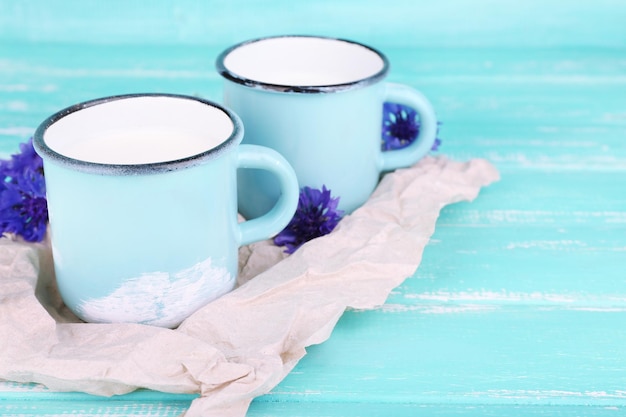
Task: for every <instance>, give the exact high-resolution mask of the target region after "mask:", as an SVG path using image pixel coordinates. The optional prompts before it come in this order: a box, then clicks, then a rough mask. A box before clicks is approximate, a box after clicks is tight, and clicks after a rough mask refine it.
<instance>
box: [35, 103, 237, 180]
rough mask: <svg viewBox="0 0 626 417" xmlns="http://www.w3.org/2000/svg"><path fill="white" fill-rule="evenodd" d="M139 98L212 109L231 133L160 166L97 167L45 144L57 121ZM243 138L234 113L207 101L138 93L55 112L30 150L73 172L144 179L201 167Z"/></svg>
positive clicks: (106, 165)
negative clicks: (226, 120)
mask: <svg viewBox="0 0 626 417" xmlns="http://www.w3.org/2000/svg"><path fill="white" fill-rule="evenodd" d="M141 97H165V98H176V99H184V100H193V101H196V102H199V103H202V104H205V105H207V106H210V107H213V108H216V109H218V110H220V111H222V112H224V113H225V114H226V115H227V116H228V117H229V118H230V120H231V121H232V123H233V131H232V133H231V134H230V136H229V137H228V138H227V139H226V140H225V141H223V142H222V143H220V144H219V145H217V146H215V147H213V148H211V149H208V150H206V151H204V152H201V153H198V154H195V155H191V156H188V157H185V158H182V159H176V160H171V161H162V162H151V163H143V164H119V165H118V164H106V163H98V162H88V161H82V160H80V159H75V158H71V157H68V156H65V155H63V154H60V153H58V152H56V151H54V150H53V149H51V148H50V147H49V146H48V145H47V144H46V142H45V140H44V136H45V133H46V131H47V130H48V128H49V127H50V126H52V125H53V124H54V123H56V122H57V121H59V120H61V119H63V118H64V117H66V116H68V115H70V114H72V113H74V112H77V111H79V110H82V109H86V108H88V107H92V106H98V105H101V104H106V103H110V102H112V101H115V100H125V99H132V98H141ZM242 138H243V124H242V122H241V119H240V118H239V116H237V115H236V114H235V113H234V112H232V111H231V110H229V109H228V108H226V107H224V106H222V105H220V104H217V103H214V102H212V101H209V100H204V99H202V98H198V97H192V96H186V95H180V94H160V93H141V94H125V95H117V96H110V97H103V98H98V99H95V100H90V101H85V102H82V103H79V104H75V105H73V106H70V107H67V108H65V109H63V110H60V111H58V112H57V113H55V114H53V115H52V116H50V117H48V118H47V119H45V120H44V121H43V122H42V123H41V124H40V125H39V127H38V128H37V130H36V131H35V134H34V137H33V146H34V148H35V151H37V153H38V154H39V156H41V157H42V158H43V160H44V163H45V161H46V159H49V160H50V161H53V162H55V163H57V164H59V165H63V166H65V167H67V168H69V169H73V170H75V171H81V172H87V173H92V174H100V175H145V174H157V173H162V172H170V171H176V170H180V169H185V168H189V167H192V166H195V165H199V164H201V163H204V162H205V161H207V160H210V159H212V158H215V157H217V156H219V154H221V153H222V152H224V151H225V150H227V149H229V148H231V147H232V146H237V145H238V144H239V143H240V142H241V139H242Z"/></svg>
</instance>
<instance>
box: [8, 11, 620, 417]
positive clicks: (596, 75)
mask: <svg viewBox="0 0 626 417" xmlns="http://www.w3.org/2000/svg"><path fill="white" fill-rule="evenodd" d="M433 3H436V4H433ZM281 33H312V34H320V35H329V36H336V37H345V38H350V39H355V40H359V41H362V42H365V43H369V44H371V45H373V46H375V47H377V48H379V49H381V50H383V51H384V52H385V53H386V54H387V55H388V57H389V58H390V61H391V63H392V69H391V75H390V80H391V81H397V82H402V83H408V84H411V85H413V86H415V87H417V88H419V89H420V90H421V91H423V92H424V93H425V94H426V95H427V96H428V97H429V98H430V99H431V100H432V102H433V105H434V107H435V109H436V111H437V114H438V117H439V119H440V120H441V121H442V122H443V125H442V126H441V131H440V137H441V138H442V140H443V144H442V146H441V148H440V151H439V152H440V153H441V154H445V155H447V156H449V157H450V158H453V159H457V160H467V159H471V158H486V159H488V160H490V161H491V162H492V163H494V164H495V166H496V167H497V168H498V169H499V171H500V173H501V177H502V178H501V181H500V182H498V183H496V184H494V185H492V186H490V187H488V188H486V189H484V190H483V191H482V192H481V194H480V196H479V198H478V199H477V200H475V201H474V202H472V203H459V204H456V205H452V206H448V207H446V208H445V209H444V210H443V212H442V213H441V216H440V218H439V220H438V222H437V227H436V231H435V234H434V235H433V237H432V239H431V241H430V243H429V245H428V246H427V248H426V250H425V253H424V257H423V260H422V263H421V265H420V266H419V268H418V269H417V271H416V272H415V274H414V275H413V276H411V277H408V279H407V280H406V281H405V282H404V283H403V284H402V285H401V286H400V287H398V288H397V289H396V290H395V291H394V292H393V293H392V295H391V296H390V297H389V299H388V300H387V303H386V304H385V305H384V306H382V307H381V308H379V309H376V310H373V311H363V312H361V311H347V312H346V313H345V314H344V315H343V317H342V318H341V320H340V322H339V324H338V325H337V327H336V328H335V330H334V332H333V334H332V336H331V338H330V339H329V340H328V341H326V342H325V343H323V344H321V345H317V346H312V347H311V348H310V349H308V353H307V355H306V356H305V357H304V359H302V360H301V361H300V363H299V364H298V365H297V367H296V368H295V369H294V370H293V371H292V372H291V373H290V374H289V375H288V376H287V377H286V379H284V380H283V381H282V382H281V383H280V384H279V385H278V386H276V387H275V388H274V389H273V390H272V392H271V393H269V394H267V395H264V396H261V397H258V398H257V399H256V400H255V401H254V402H253V403H252V406H251V408H250V409H249V412H248V415H249V416H252V417H269V416H277V417H278V416H292V417H293V416H318V417H320V416H380V415H389V416H414V415H476V416H485V415H494V416H496V415H497V416H501V415H520V416H521V415H559V416H560V415H563V416H565V415H566V416H574V415H584V416H596V415H597V416H604V415H609V416H616V415H624V414H625V413H626V326H624V323H626V3H625V2H622V1H619V0H595V1H593V2H587V1H571V0H552V1H539V0H530V1H526V2H519V3H518V2H496V1H490V0H476V1H472V2H466V1H463V0H441V1H438V2H426V1H413V0H399V1H394V2H382V1H357V0H348V1H342V2H335V1H330V0H324V1H317V2H306V3H304V2H303V3H298V4H297V5H295V4H294V2H290V1H286V0H285V1H264V2H244V1H243V0H236V1H229V2H225V1H205V2H201V1H191V0H184V1H177V2H173V1H166V0H159V1H149V2H148V1H146V2H123V1H121V0H114V1H108V2H96V1H78V0H59V1H56V2H46V1H35V0H31V1H23V2H14V1H10V0H0V157H3V158H4V157H7V156H8V155H10V154H11V153H13V152H15V151H16V150H17V146H18V143H20V142H22V141H24V140H26V139H27V138H28V137H29V136H30V135H32V133H33V132H34V130H35V128H36V127H37V125H38V124H39V122H41V121H42V120H43V119H44V118H45V117H47V116H48V115H50V114H51V113H53V112H55V111H57V110H59V109H61V108H63V107H65V106H68V105H70V104H74V103H77V102H80V101H84V100H88V99H91V98H95V97H100V96H105V95H111V94H121V93H130V92H147V91H153V92H172V93H182V94H196V95H201V96H203V97H207V98H210V99H214V100H218V101H219V100H220V97H221V79H220V78H219V76H218V75H217V73H216V71H215V70H214V60H215V58H216V56H217V54H218V53H219V52H220V51H221V50H222V49H223V48H225V47H227V46H229V45H230V44H232V43H235V42H238V41H241V40H244V39H248V38H252V37H258V36H262V35H270V34H281ZM0 279H1V277H0ZM0 337H2V336H1V335H0ZM0 354H1V353H0ZM193 398H195V396H194V395H174V394H164V393H158V392H151V391H140V392H134V393H131V394H128V395H124V396H120V397H113V398H102V397H97V396H90V395H86V394H81V393H55V392H51V391H49V390H47V389H45V388H43V387H40V386H32V385H20V384H15V383H11V382H0V415H3V416H9V415H10V416H26V415H46V416H61V415H83V416H129V415H134V416H147V415H149V416H176V415H178V414H180V413H182V412H183V411H184V410H185V409H186V408H187V407H188V406H189V404H190V402H191V400H192V399H193Z"/></svg>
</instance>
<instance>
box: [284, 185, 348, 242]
mask: <svg viewBox="0 0 626 417" xmlns="http://www.w3.org/2000/svg"><path fill="white" fill-rule="evenodd" d="M338 204H339V197H336V198H332V196H331V193H330V190H328V189H327V188H326V186H322V190H321V191H320V190H318V189H315V188H310V187H304V188H302V189H301V190H300V198H299V200H298V208H297V210H296V213H295V214H294V216H293V218H292V219H291V221H290V222H289V224H288V225H287V227H285V229H284V230H283V231H282V232H280V233H279V234H278V235H276V237H275V238H274V243H275V244H276V245H278V246H287V249H285V252H286V253H294V252H295V251H296V249H298V248H299V247H300V246H302V245H303V244H304V243H305V242H308V241H309V240H311V239H315V238H316V237H320V236H324V235H326V234H328V233H330V232H332V231H333V229H334V228H335V226H337V223H339V220H341V216H343V211H342V210H337V205H338Z"/></svg>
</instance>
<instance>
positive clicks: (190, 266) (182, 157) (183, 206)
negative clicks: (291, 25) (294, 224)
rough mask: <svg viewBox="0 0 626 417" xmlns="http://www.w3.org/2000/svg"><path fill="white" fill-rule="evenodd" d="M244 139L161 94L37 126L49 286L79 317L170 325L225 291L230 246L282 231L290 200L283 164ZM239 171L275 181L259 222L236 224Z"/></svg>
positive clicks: (86, 106) (237, 128) (201, 106)
mask: <svg viewBox="0 0 626 417" xmlns="http://www.w3.org/2000/svg"><path fill="white" fill-rule="evenodd" d="M242 137H243V127H242V124H241V121H240V119H239V117H238V116H237V115H236V114H235V113H233V112H232V111H230V110H228V109H227V108H224V107H222V106H220V105H218V104H215V103H213V102H210V101H206V100H202V99H199V98H194V97H188V96H181V95H169V94H137V95H124V96H114V97H106V98H102V99H97V100H93V101H89V102H85V103H81V104H77V105H75V106H72V107H69V108H67V109H64V110H61V111H60V112H58V113H56V114H54V115H52V116H50V117H49V118H48V119H46V120H45V121H44V122H43V123H42V124H41V125H40V126H39V128H38V129H37V131H36V133H35V136H34V146H35V149H36V151H37V153H38V154H39V155H41V157H42V158H43V161H44V170H45V179H46V187H47V198H48V209H49V215H50V232H51V242H52V252H53V258H54V268H55V273H56V279H57V283H58V287H59V291H60V293H61V296H62V298H63V300H64V302H65V304H66V305H67V306H68V307H69V308H70V309H71V310H72V311H73V312H74V313H75V314H76V315H77V316H78V317H80V318H82V319H83V320H85V321H88V322H130V323H143V324H150V325H156V326H163V327H176V326H178V325H179V324H180V323H181V322H182V321H183V320H184V319H185V318H186V317H188V316H189V315H191V314H192V313H193V312H194V311H196V310H197V309H199V308H200V307H202V306H204V305H205V304H207V303H208V302H210V301H212V300H213V299H215V298H217V297H219V296H221V295H223V294H225V293H227V292H229V291H231V290H232V289H233V287H234V285H235V282H236V275H237V267H238V258H237V257H238V247H239V246H240V245H243V244H247V243H251V242H254V241H257V240H262V239H267V238H269V237H270V236H272V235H274V234H276V233H278V232H279V231H280V230H282V229H283V228H284V227H285V226H286V225H287V223H288V222H289V221H290V219H291V218H292V216H293V214H294V212H295V209H296V206H297V201H298V184H297V179H296V176H295V173H294V172H293V170H292V168H291V167H290V165H289V164H288V163H287V162H286V161H285V159H284V158H283V157H282V156H281V155H279V154H278V153H277V152H275V151H274V150H271V149H268V148H264V147H260V146H253V145H240V142H241V140H242ZM237 168H255V169H263V170H268V171H271V173H272V174H273V175H274V176H275V177H276V178H277V179H278V181H279V183H280V184H281V185H280V187H281V197H280V199H279V201H278V202H277V204H276V205H275V206H274V207H273V208H272V210H271V211H270V212H269V213H268V214H266V215H264V216H262V217H259V218H255V219H252V220H249V221H246V222H243V223H238V219H237V197H236V188H237V187H236V182H237V180H236V173H237Z"/></svg>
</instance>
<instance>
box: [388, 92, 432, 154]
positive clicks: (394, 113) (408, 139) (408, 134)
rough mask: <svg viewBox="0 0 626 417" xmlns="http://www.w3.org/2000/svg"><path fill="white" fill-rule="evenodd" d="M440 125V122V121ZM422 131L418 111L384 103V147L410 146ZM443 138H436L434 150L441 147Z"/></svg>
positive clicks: (398, 147) (399, 147) (400, 147)
mask: <svg viewBox="0 0 626 417" xmlns="http://www.w3.org/2000/svg"><path fill="white" fill-rule="evenodd" d="M438 125H439V123H438ZM419 131H420V122H419V119H418V117H417V113H416V112H415V110H413V109H412V108H411V107H408V106H405V105H403V104H398V103H389V102H386V103H384V105H383V128H382V149H383V151H389V150H393V149H402V148H404V147H406V146H409V145H410V144H411V143H412V142H413V141H414V140H415V138H416V137H417V135H418V134H419ZM440 145H441V139H439V138H436V139H435V142H434V143H433V146H432V148H431V150H432V151H436V150H438V149H439V146H440Z"/></svg>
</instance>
